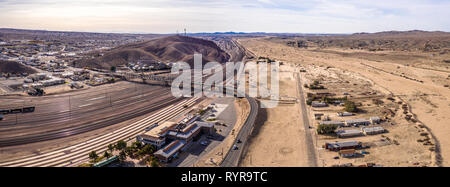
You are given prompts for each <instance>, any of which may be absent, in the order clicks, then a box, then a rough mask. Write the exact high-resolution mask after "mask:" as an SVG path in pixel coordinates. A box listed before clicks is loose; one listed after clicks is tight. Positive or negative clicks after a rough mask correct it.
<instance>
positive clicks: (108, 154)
mask: <svg viewBox="0 0 450 187" xmlns="http://www.w3.org/2000/svg"><path fill="white" fill-rule="evenodd" d="M111 156H112V154H111V153H109V152H108V151H105V153H104V154H103V157H106V158H107V159H108V158H110V157H111Z"/></svg>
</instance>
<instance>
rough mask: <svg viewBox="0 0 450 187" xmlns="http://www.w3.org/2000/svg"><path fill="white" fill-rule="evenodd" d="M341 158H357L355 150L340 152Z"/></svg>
mask: <svg viewBox="0 0 450 187" xmlns="http://www.w3.org/2000/svg"><path fill="white" fill-rule="evenodd" d="M339 156H341V157H343V158H350V157H354V156H356V151H355V149H346V150H340V151H339Z"/></svg>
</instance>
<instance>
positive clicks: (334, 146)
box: [324, 141, 361, 151]
mask: <svg viewBox="0 0 450 187" xmlns="http://www.w3.org/2000/svg"><path fill="white" fill-rule="evenodd" d="M324 147H325V149H328V150H330V151H340V150H344V149H357V148H360V147H361V142H357V141H347V142H334V143H325V146H324Z"/></svg>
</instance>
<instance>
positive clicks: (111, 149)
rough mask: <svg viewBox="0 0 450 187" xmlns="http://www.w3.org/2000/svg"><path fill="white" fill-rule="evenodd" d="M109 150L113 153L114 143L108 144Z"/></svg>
mask: <svg viewBox="0 0 450 187" xmlns="http://www.w3.org/2000/svg"><path fill="white" fill-rule="evenodd" d="M108 151H109V152H110V153H112V152H113V151H114V145H113V144H109V145H108Z"/></svg>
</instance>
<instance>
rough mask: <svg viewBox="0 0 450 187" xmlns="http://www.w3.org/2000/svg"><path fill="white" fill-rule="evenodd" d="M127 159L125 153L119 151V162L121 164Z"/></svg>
mask: <svg viewBox="0 0 450 187" xmlns="http://www.w3.org/2000/svg"><path fill="white" fill-rule="evenodd" d="M126 159H127V154H126V153H125V151H123V150H122V151H120V153H119V161H121V162H123V161H125V160H126Z"/></svg>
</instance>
